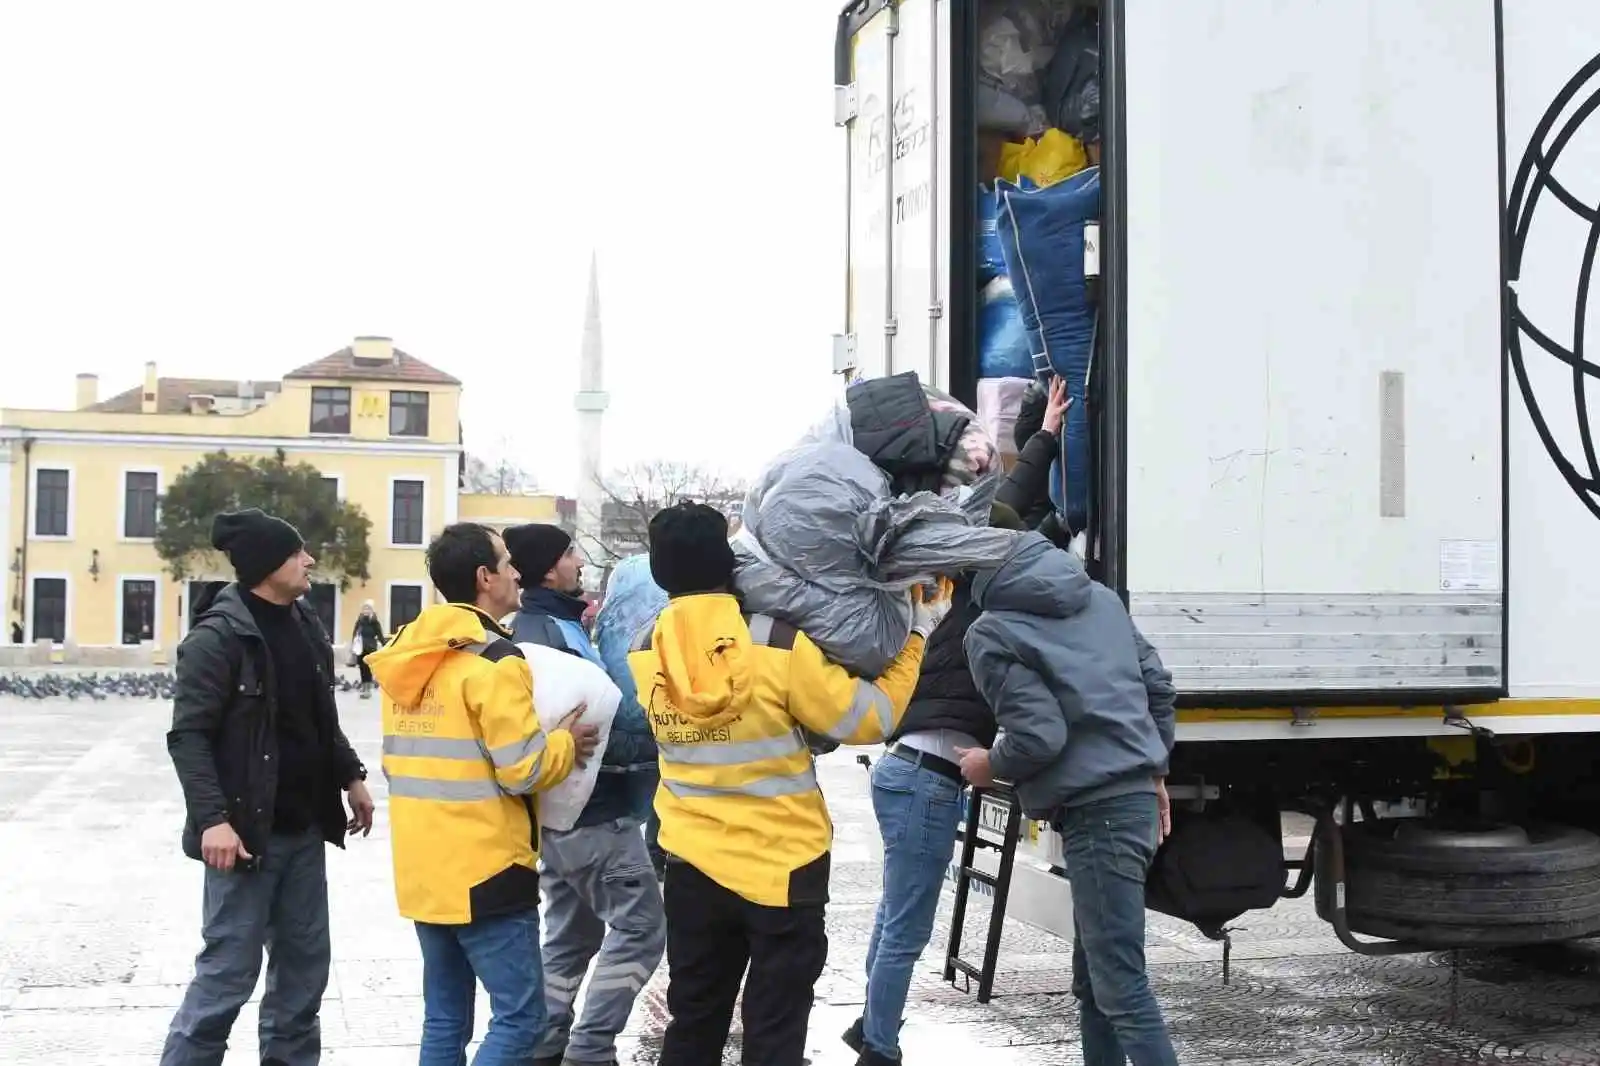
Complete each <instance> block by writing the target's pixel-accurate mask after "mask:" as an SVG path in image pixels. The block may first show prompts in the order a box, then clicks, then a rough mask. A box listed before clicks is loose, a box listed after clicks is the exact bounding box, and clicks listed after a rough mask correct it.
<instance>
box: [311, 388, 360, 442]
mask: <svg viewBox="0 0 1600 1066" xmlns="http://www.w3.org/2000/svg"><path fill="white" fill-rule="evenodd" d="M311 432H313V433H349V432H350V390H349V389H332V388H327V389H312V390H311Z"/></svg>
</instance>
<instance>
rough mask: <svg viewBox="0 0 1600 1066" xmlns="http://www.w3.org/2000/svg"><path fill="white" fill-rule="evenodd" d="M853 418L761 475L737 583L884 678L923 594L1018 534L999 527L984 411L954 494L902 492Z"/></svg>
mask: <svg viewBox="0 0 1600 1066" xmlns="http://www.w3.org/2000/svg"><path fill="white" fill-rule="evenodd" d="M927 391H928V392H929V395H930V402H932V403H937V404H940V405H944V404H949V405H953V406H955V407H957V408H960V409H961V410H963V411H964V410H965V408H961V407H960V405H959V404H957V403H956V401H954V400H952V399H950V398H949V397H947V396H944V395H943V394H942V393H937V392H934V391H932V390H927ZM967 413H968V414H969V415H970V414H971V412H967ZM850 425H851V423H850V414H849V412H848V410H846V409H842V408H841V409H836V410H835V411H833V412H832V413H831V414H830V416H829V417H828V418H827V419H825V420H824V421H823V422H821V423H819V424H818V425H817V426H816V427H814V428H813V430H812V431H811V433H810V434H809V435H808V437H807V440H806V442H805V443H803V444H801V445H800V446H799V447H797V448H794V449H792V450H790V451H788V452H786V453H784V454H783V455H781V456H779V457H778V458H777V459H776V460H775V461H774V462H772V463H771V464H770V465H769V466H768V467H767V469H766V470H765V471H763V473H762V474H761V476H760V477H759V478H758V479H757V480H756V483H755V485H754V486H753V487H752V488H751V490H750V494H749V496H748V497H746V500H745V506H744V514H743V519H744V526H743V528H742V529H740V531H739V533H738V534H737V535H736V536H735V537H734V539H733V547H734V556H735V559H736V561H737V568H736V570H735V573H734V585H735V587H736V589H737V591H738V593H739V597H740V599H741V600H742V601H743V603H744V606H745V609H746V610H747V611H752V612H760V613H763V614H770V615H772V616H774V617H776V618H780V619H782V620H783V621H785V622H788V623H789V624H791V625H793V626H795V627H796V628H798V629H800V630H801V631H802V632H804V633H805V634H806V635H807V636H808V637H810V638H811V639H812V641H814V642H815V643H816V644H817V645H818V646H819V647H820V648H821V649H822V650H823V652H824V653H825V654H826V655H827V656H828V657H829V658H830V659H832V660H833V661H835V662H837V663H839V664H840V665H842V666H845V667H847V668H848V669H850V670H851V671H852V672H854V673H856V674H857V675H859V676H863V677H877V676H878V675H879V674H881V673H882V672H883V671H884V669H885V668H886V667H887V666H888V665H889V663H890V661H891V660H892V659H893V658H894V657H895V656H896V655H897V654H899V652H900V649H901V648H903V647H904V646H905V642H906V638H907V637H908V636H909V635H910V633H911V595H910V593H911V589H912V588H913V587H915V586H917V585H920V584H928V583H930V582H931V581H932V580H933V579H934V578H935V577H936V576H937V575H940V574H953V573H956V572H957V571H960V570H966V569H970V568H974V567H983V566H995V565H998V563H999V562H1000V561H1001V560H1002V559H1004V558H1005V555H1006V553H1007V552H1008V551H1009V550H1010V547H1011V543H1012V541H1013V540H1014V539H1015V537H1016V536H1017V534H1016V533H1015V532H1013V531H1010V530H1002V529H990V528H988V526H987V521H988V514H989V506H990V504H992V503H993V501H994V494H995V490H996V489H997V488H998V486H999V478H1000V467H999V462H998V455H997V453H996V452H995V450H994V444H993V442H992V441H991V440H989V439H988V435H987V434H985V433H984V432H983V429H982V427H981V426H980V425H979V424H978V423H977V421H976V419H975V418H974V419H973V420H972V421H971V423H970V424H969V425H968V426H967V428H966V430H965V432H964V433H963V435H962V440H961V442H960V443H959V444H958V445H957V448H956V454H955V455H953V456H952V460H951V464H950V467H951V473H950V474H949V475H947V478H946V483H947V484H946V488H945V491H943V492H940V493H935V492H916V493H911V494H908V495H902V496H895V495H892V494H891V491H890V481H889V477H888V475H887V474H885V473H884V472H883V471H882V470H880V469H879V468H878V467H877V466H876V465H875V464H874V463H873V462H872V460H871V459H869V458H868V457H867V456H866V455H865V454H863V453H862V452H861V451H859V450H858V449H857V448H856V447H855V446H854V444H853V441H852V440H851V429H850ZM956 481H959V482H961V483H959V484H955V483H953V482H956Z"/></svg>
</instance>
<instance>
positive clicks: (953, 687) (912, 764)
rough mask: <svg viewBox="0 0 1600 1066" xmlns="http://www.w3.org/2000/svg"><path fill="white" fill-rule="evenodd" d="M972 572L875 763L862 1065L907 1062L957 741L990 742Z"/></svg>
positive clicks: (952, 803)
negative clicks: (914, 977) (907, 1017)
mask: <svg viewBox="0 0 1600 1066" xmlns="http://www.w3.org/2000/svg"><path fill="white" fill-rule="evenodd" d="M989 524H990V525H991V526H994V527H997V528H1000V529H1016V530H1021V529H1022V528H1023V524H1022V519H1021V518H1020V517H1019V516H1018V515H1017V513H1016V511H1014V510H1012V509H1011V508H1010V507H1007V506H1006V505H1005V504H995V506H994V507H993V508H992V509H991V511H990V513H989ZM978 614H979V611H978V608H977V607H976V606H975V605H974V604H973V602H972V586H971V581H970V579H967V578H963V579H962V580H960V581H958V582H957V583H956V587H955V594H954V596H953V606H952V607H951V609H950V613H949V614H948V615H947V616H946V617H945V620H944V621H943V622H941V623H940V624H939V628H937V629H935V630H934V631H933V636H932V637H930V638H929V640H928V649H927V651H926V652H925V653H924V655H923V659H922V676H921V677H920V678H919V679H918V680H917V687H916V690H915V691H914V692H913V693H912V695H911V704H910V706H908V707H907V708H906V714H905V717H904V718H903V719H901V721H900V727H899V729H897V730H896V731H895V733H894V734H893V735H892V736H891V737H890V738H889V750H888V752H887V753H886V754H885V755H884V757H883V758H881V759H879V760H878V762H877V765H875V766H874V767H873V768H872V808H873V810H874V812H876V814H877V816H878V829H879V831H880V832H882V834H883V895H882V896H881V897H880V898H879V901H878V916H877V920H876V921H875V922H874V923H873V926H872V939H871V941H869V942H868V945H867V1002H866V1006H865V1008H864V1009H863V1012H862V1016H861V1017H860V1018H858V1019H857V1020H856V1022H855V1024H854V1025H852V1026H851V1027H850V1028H849V1029H848V1030H847V1031H846V1032H845V1034H844V1042H845V1043H846V1044H848V1045H850V1047H851V1049H853V1050H854V1051H856V1052H857V1053H858V1054H859V1055H860V1058H859V1059H857V1060H856V1061H857V1066H883V1064H890V1066H892V1064H896V1063H899V1061H900V1025H901V1013H902V1012H903V1011H904V1010H905V1005H906V993H907V991H908V990H909V989H910V987H911V972H912V969H913V967H915V966H916V963H917V959H918V958H920V957H921V955H922V951H923V949H924V948H926V947H927V946H928V938H929V937H930V936H932V935H933V919H934V912H935V911H937V910H938V908H939V890H940V888H941V887H942V886H943V884H944V873H945V868H946V867H947V866H948V865H949V864H950V854H951V851H952V849H953V848H954V846H955V839H956V829H957V827H958V826H959V824H960V821H961V793H962V789H963V788H964V787H965V785H964V784H963V782H962V780H961V767H960V765H959V760H960V756H959V755H957V754H956V751H957V749H958V748H970V747H973V746H974V745H977V746H981V747H988V746H989V745H990V744H991V743H993V742H994V738H995V728H996V727H995V717H994V712H993V711H991V710H990V709H989V705H988V703H986V702H985V701H984V698H983V696H982V695H981V694H979V692H978V687H977V685H976V684H975V683H974V682H973V680H972V671H971V670H970V669H968V667H967V653H966V651H965V649H964V647H963V641H964V640H965V638H966V635H967V627H968V626H970V625H972V623H973V622H974V621H976V620H977V618H978Z"/></svg>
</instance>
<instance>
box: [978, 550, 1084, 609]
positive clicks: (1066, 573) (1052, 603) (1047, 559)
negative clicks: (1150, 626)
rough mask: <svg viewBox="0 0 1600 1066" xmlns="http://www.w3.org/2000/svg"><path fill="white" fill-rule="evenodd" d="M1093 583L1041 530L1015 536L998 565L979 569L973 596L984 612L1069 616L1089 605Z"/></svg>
mask: <svg viewBox="0 0 1600 1066" xmlns="http://www.w3.org/2000/svg"><path fill="white" fill-rule="evenodd" d="M1092 587H1093V582H1091V581H1090V579H1089V575H1088V573H1087V572H1086V571H1085V570H1084V569H1083V564H1082V563H1081V562H1079V561H1078V557H1077V556H1076V555H1073V554H1072V553H1071V552H1068V551H1062V550H1061V549H1060V548H1057V547H1056V546H1055V545H1053V544H1051V543H1050V541H1049V540H1048V539H1047V538H1046V537H1045V536H1044V535H1043V534H1041V533H1027V534H1024V535H1023V536H1021V537H1018V538H1017V544H1016V547H1014V548H1012V549H1011V554H1010V555H1008V556H1006V558H1005V561H1004V562H1002V563H1001V564H1000V566H999V568H998V569H995V570H989V571H985V572H983V573H980V574H979V575H978V576H977V577H976V578H975V579H974V580H973V582H972V598H973V602H975V603H976V604H977V605H978V606H979V607H981V608H982V609H983V610H985V611H1021V612H1023V613H1025V614H1033V615H1041V616H1043V617H1046V618H1070V617H1071V616H1072V615H1075V614H1077V613H1079V612H1080V611H1082V610H1083V609H1084V608H1085V607H1087V606H1088V605H1089V593H1090V589H1091V588H1092Z"/></svg>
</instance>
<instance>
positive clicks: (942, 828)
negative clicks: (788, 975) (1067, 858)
mask: <svg viewBox="0 0 1600 1066" xmlns="http://www.w3.org/2000/svg"><path fill="white" fill-rule="evenodd" d="M872 809H873V810H874V811H875V812H876V813H877V816H878V830H879V831H880V832H881V833H882V834H883V895H882V896H881V897H879V899H878V916H877V920H876V921H874V922H873V925H872V940H871V942H870V943H869V944H868V946H867V1005H866V1009H865V1010H864V1011H863V1013H862V1034H863V1036H864V1038H865V1040H866V1044H867V1046H868V1047H869V1048H871V1049H872V1050H874V1051H876V1052H877V1053H878V1054H880V1055H886V1056H888V1057H889V1058H891V1059H898V1058H899V1057H900V1021H901V1015H902V1014H903V1013H904V1012H905V1008H906V993H907V992H908V991H909V990H910V988H911V971H912V969H913V968H914V967H915V966H916V964H917V959H919V958H920V957H921V956H922V951H923V949H924V948H926V947H927V946H928V938H929V937H930V936H932V935H933V918H934V913H935V912H936V911H937V910H938V909H939V890H940V888H941V887H943V885H944V875H945V869H946V868H947V867H948V866H949V865H950V859H951V856H952V855H953V853H954V850H955V840H956V828H957V826H958V825H959V824H960V822H961V786H960V785H958V784H957V783H956V782H954V781H952V780H950V778H948V777H945V776H943V775H942V774H937V773H934V772H933V771H932V770H927V769H924V768H922V767H920V766H914V765H912V764H911V763H909V762H906V761H905V760H904V759H901V758H899V757H898V756H895V755H891V754H885V755H884V756H883V758H881V759H879V760H878V762H877V764H876V765H875V766H874V767H873V768H872Z"/></svg>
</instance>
